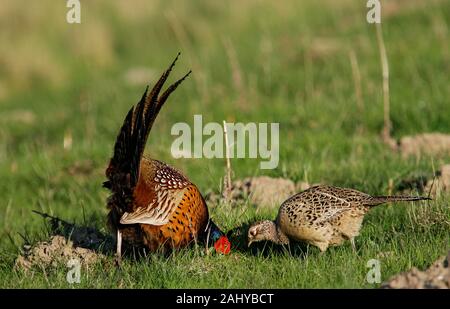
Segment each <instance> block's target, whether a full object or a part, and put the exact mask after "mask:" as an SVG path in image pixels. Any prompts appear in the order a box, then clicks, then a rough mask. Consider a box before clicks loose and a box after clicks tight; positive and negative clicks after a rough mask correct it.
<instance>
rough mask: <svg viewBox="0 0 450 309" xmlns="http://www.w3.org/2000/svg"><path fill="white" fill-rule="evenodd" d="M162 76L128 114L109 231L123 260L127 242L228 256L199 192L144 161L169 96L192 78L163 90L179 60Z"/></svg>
mask: <svg viewBox="0 0 450 309" xmlns="http://www.w3.org/2000/svg"><path fill="white" fill-rule="evenodd" d="M178 56H179V54H178V55H177V57H176V58H175V60H174V61H173V62H172V64H171V65H170V67H169V68H168V69H167V70H166V71H165V72H164V73H163V74H162V76H161V77H160V79H159V80H158V82H157V83H156V84H155V86H154V87H153V89H152V90H151V91H150V93H148V87H147V89H146V90H145V93H144V95H143V96H142V99H141V100H140V101H139V103H138V104H137V105H136V107H134V106H133V107H132V108H131V109H130V111H129V112H128V114H127V116H126V118H125V121H124V123H123V125H122V128H121V129H120V131H119V135H118V136H117V139H116V143H115V146H114V154H113V157H112V158H111V160H110V163H109V166H108V168H107V169H106V177H107V178H108V181H106V182H105V183H104V187H106V188H108V189H110V190H111V192H112V194H111V196H110V197H109V198H108V208H109V214H108V225H109V226H110V228H111V229H112V230H113V231H114V232H115V233H116V235H117V257H118V261H120V258H121V255H122V254H121V245H122V238H123V240H124V241H125V242H126V243H128V244H130V245H132V246H140V245H144V246H145V247H147V248H148V249H149V250H150V251H155V250H157V249H159V248H160V249H162V250H163V251H165V250H167V249H173V248H180V247H185V246H187V245H189V244H190V243H192V242H196V241H203V242H206V244H207V245H209V244H214V247H215V249H216V251H218V252H221V253H224V254H227V253H229V251H230V243H229V241H228V239H227V237H226V236H225V235H224V233H223V232H222V231H221V230H220V229H219V228H218V227H217V226H216V225H215V224H214V222H212V221H211V220H210V218H209V214H208V208H207V206H206V203H205V201H204V199H203V197H202V195H201V193H200V192H199V190H198V189H197V187H196V186H195V185H194V184H193V183H191V182H190V181H189V179H188V178H187V177H186V176H184V175H183V174H182V173H181V172H180V171H178V170H176V169H174V168H173V167H171V166H169V165H167V164H165V163H163V162H160V161H158V160H154V159H151V158H147V157H144V156H143V152H144V148H145V144H146V141H147V137H148V135H149V133H150V130H151V128H152V125H153V123H154V121H155V119H156V116H157V115H158V113H159V111H160V110H161V107H162V106H163V105H164V103H165V102H166V100H167V98H168V97H169V95H170V94H171V93H172V92H173V91H174V90H175V89H176V88H177V87H178V85H179V84H181V82H182V81H183V80H184V79H185V78H186V77H187V76H188V75H189V74H190V73H191V72H190V71H189V72H188V73H187V74H186V75H185V76H184V77H182V78H181V79H179V80H178V81H176V82H175V83H174V84H172V85H171V86H169V87H168V89H167V90H166V91H165V92H163V93H162V94H161V95H159V93H160V91H161V88H162V87H163V85H164V82H165V81H166V79H167V77H168V76H169V74H170V72H171V70H172V68H173V67H174V65H175V62H176V60H177V59H178Z"/></svg>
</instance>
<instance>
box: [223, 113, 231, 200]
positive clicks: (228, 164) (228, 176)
mask: <svg viewBox="0 0 450 309" xmlns="http://www.w3.org/2000/svg"><path fill="white" fill-rule="evenodd" d="M223 134H224V136H225V159H226V178H225V181H224V193H225V199H226V200H227V201H230V200H231V162H230V152H229V151H230V146H229V143H228V131H227V123H226V122H225V120H224V121H223Z"/></svg>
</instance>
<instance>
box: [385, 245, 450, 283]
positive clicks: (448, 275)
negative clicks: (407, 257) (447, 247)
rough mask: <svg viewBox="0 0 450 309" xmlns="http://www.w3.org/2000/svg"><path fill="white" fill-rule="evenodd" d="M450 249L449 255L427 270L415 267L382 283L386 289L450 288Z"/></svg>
mask: <svg viewBox="0 0 450 309" xmlns="http://www.w3.org/2000/svg"><path fill="white" fill-rule="evenodd" d="M449 263H450V251H449V252H448V255H447V257H441V258H439V259H438V260H437V261H436V262H435V263H433V265H431V266H430V268H428V269H427V270H425V271H421V270H419V269H417V268H416V267H413V268H412V269H411V270H410V271H407V272H404V273H400V274H398V275H396V276H394V277H392V278H391V279H389V280H388V281H387V282H385V283H383V284H382V286H381V287H382V288H386V289H449V288H450V268H449Z"/></svg>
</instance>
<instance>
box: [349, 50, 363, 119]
mask: <svg viewBox="0 0 450 309" xmlns="http://www.w3.org/2000/svg"><path fill="white" fill-rule="evenodd" d="M348 56H349V58H350V64H351V66H352V75H353V83H354V86H355V98H356V105H357V106H358V109H359V112H360V113H362V111H363V110H364V103H363V99H362V91H361V72H360V70H359V64H358V58H356V54H355V51H354V50H353V49H351V50H350V52H349V54H348Z"/></svg>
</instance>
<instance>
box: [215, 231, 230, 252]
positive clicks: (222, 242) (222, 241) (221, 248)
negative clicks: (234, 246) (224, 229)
mask: <svg viewBox="0 0 450 309" xmlns="http://www.w3.org/2000/svg"><path fill="white" fill-rule="evenodd" d="M214 249H216V252H219V253H222V254H225V255H226V254H229V253H230V251H231V243H230V241H229V240H228V238H227V237H226V236H221V237H220V238H219V239H218V240H217V241H216V242H215V243H214Z"/></svg>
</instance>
